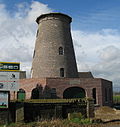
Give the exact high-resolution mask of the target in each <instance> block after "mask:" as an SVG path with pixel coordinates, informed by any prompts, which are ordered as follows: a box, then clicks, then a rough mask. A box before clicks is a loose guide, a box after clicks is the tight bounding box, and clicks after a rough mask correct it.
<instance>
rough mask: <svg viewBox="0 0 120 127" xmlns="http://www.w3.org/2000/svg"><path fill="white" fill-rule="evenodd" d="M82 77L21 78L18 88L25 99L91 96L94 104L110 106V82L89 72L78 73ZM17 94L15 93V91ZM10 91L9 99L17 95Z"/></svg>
mask: <svg viewBox="0 0 120 127" xmlns="http://www.w3.org/2000/svg"><path fill="white" fill-rule="evenodd" d="M79 74H80V75H81V77H82V78H38V79H37V78H31V79H21V80H20V88H21V89H22V90H23V91H24V92H25V94H26V99H40V98H84V97H87V98H93V99H94V104H95V105H96V106H112V104H113V90H112V89H113V88H112V82H111V81H108V80H105V79H101V78H94V77H93V76H92V75H91V74H90V73H84V72H83V73H79ZM15 94H17V93H15ZM15 94H13V93H11V99H14V98H16V97H17V96H16V95H15Z"/></svg>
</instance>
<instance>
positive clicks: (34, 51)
mask: <svg viewBox="0 0 120 127" xmlns="http://www.w3.org/2000/svg"><path fill="white" fill-rule="evenodd" d="M34 57H35V50H34V53H33V58H34Z"/></svg>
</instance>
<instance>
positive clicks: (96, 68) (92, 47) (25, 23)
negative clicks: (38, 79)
mask: <svg viewBox="0 0 120 127" xmlns="http://www.w3.org/2000/svg"><path fill="white" fill-rule="evenodd" d="M50 12H61V13H65V14H67V15H69V16H71V17H72V19H73V22H72V24H71V25H72V29H71V33H72V38H73V44H74V49H75V54H76V61H77V66H78V70H79V71H91V72H92V73H93V75H94V76H95V77H99V78H105V79H108V80H111V81H113V84H114V85H115V86H120V14H119V12H120V0H32V1H31V0H0V45H1V46H0V51H1V53H0V61H6V62H20V63H21V70H24V71H27V75H28V77H29V76H30V70H31V64H32V54H33V50H34V45H35V39H36V38H35V37H36V31H37V23H36V22H35V19H36V17H38V16H39V15H41V14H44V13H50ZM6 37H7V38H6Z"/></svg>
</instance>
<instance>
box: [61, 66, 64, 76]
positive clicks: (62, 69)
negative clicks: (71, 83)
mask: <svg viewBox="0 0 120 127" xmlns="http://www.w3.org/2000/svg"><path fill="white" fill-rule="evenodd" d="M60 77H64V68H60Z"/></svg>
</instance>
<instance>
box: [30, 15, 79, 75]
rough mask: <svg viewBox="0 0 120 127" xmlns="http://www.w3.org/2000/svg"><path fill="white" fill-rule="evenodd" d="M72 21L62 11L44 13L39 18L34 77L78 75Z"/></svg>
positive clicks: (34, 55) (33, 66)
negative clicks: (71, 27)
mask: <svg viewBox="0 0 120 127" xmlns="http://www.w3.org/2000/svg"><path fill="white" fill-rule="evenodd" d="M71 21H72V18H71V17H69V16H68V15H65V14H61V13H49V14H43V15H41V16H39V17H38V18H37V20H36V22H37V23H38V31H37V38H36V44H35V49H34V54H33V63H32V78H41V77H67V78H76V77H78V71H77V65H76V59H75V53H74V48H73V42H72V37H71V32H70V23H71Z"/></svg>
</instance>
